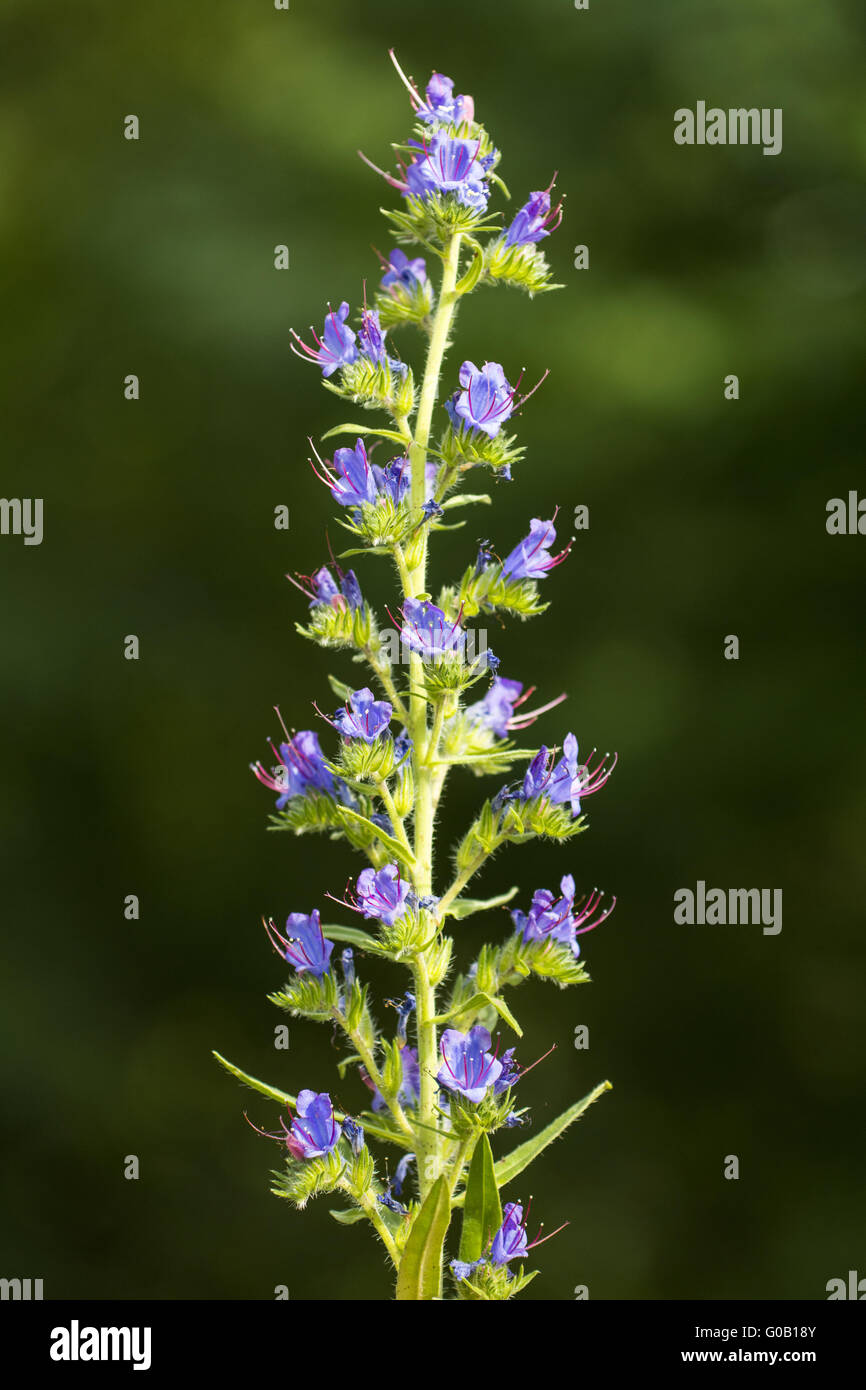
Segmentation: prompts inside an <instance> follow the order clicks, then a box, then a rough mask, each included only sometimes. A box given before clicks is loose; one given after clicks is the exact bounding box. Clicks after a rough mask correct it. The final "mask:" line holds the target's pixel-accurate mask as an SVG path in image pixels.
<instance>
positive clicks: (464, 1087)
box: [436, 1023, 502, 1105]
mask: <svg viewBox="0 0 866 1390" xmlns="http://www.w3.org/2000/svg"><path fill="white" fill-rule="evenodd" d="M489 1046H490V1034H489V1033H488V1031H487V1029H486V1028H483V1027H482V1026H481V1024H480V1023H478V1024H476V1025H475V1027H474V1028H470V1030H469V1032H468V1033H461V1032H460V1031H459V1030H458V1029H457V1028H446V1029H445V1032H444V1033H443V1034H442V1041H441V1043H440V1049H441V1052H442V1066H441V1067H440V1068H439V1071H438V1073H437V1076H436V1080H437V1081H438V1082H439V1084H440V1086H444V1087H445V1088H446V1090H449V1091H455V1092H457V1093H458V1094H459V1095H461V1096H465V1097H466V1099H467V1100H468V1101H471V1102H472V1103H473V1105H477V1104H478V1102H479V1101H482V1100H483V1099H484V1097H485V1096H486V1094H487V1092H488V1090H489V1089H490V1087H491V1086H492V1085H494V1083H495V1082H496V1081H498V1079H499V1077H500V1076H501V1074H502V1063H501V1062H500V1061H498V1060H497V1058H496V1057H494V1056H493V1054H492V1052H488V1051H487V1049H488V1048H489Z"/></svg>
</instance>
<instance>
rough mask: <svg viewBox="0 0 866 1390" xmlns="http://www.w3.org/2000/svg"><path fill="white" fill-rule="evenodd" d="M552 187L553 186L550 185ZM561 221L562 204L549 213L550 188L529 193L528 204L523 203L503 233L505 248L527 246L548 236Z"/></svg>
mask: <svg viewBox="0 0 866 1390" xmlns="http://www.w3.org/2000/svg"><path fill="white" fill-rule="evenodd" d="M550 187H551V188H552V187H553V184H551V185H550ZM561 221H562V203H558V204H557V206H556V207H555V208H554V209H553V211H551V208H550V188H546V189H544V190H543V192H541V193H530V195H529V202H528V203H524V205H523V207H522V208H521V209H520V211H519V212H518V213H517V215H516V217H515V218H514V220H513V222H512V223H511V225H510V226H509V227H508V228H507V230H506V232H505V245H506V246H528V245H530V244H531V243H532V242H536V241H541V238H542V237H546V236H550V233H551V232H555V231H556V228H557V227H558V226H559V224H560V222H561Z"/></svg>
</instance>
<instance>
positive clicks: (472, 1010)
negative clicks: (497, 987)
mask: <svg viewBox="0 0 866 1390" xmlns="http://www.w3.org/2000/svg"><path fill="white" fill-rule="evenodd" d="M487 1008H493V1009H495V1010H496V1012H497V1013H498V1014H499V1017H500V1018H501V1019H503V1020H504V1022H505V1023H507V1024H508V1026H509V1028H512V1029H513V1030H514V1032H515V1033H516V1034H517V1036H518V1037H519V1038H522V1037H523V1029H522V1028H521V1026H520V1024H519V1023H518V1022H517V1019H516V1018H515V1017H514V1014H513V1013H512V1012H511V1010H510V1009H509V1007H508V1005H507V1004H506V1002H505V1000H504V999H500V998H499V996H498V995H493V994H485V992H484V990H481V989H480V990H478V992H477V993H476V994H473V995H472V997H471V999H467V1000H466V1003H465V1004H456V1005H455V1006H454V1008H453V1009H449V1011H448V1013H447V1014H441V1015H440V1017H439V1018H437V1019H436V1020H435V1022H436V1023H448V1022H449V1021H450V1020H451V1019H452V1018H462V1017H463V1015H464V1014H472V1015H473V1016H474V1015H475V1014H477V1013H479V1012H480V1010H481V1009H487Z"/></svg>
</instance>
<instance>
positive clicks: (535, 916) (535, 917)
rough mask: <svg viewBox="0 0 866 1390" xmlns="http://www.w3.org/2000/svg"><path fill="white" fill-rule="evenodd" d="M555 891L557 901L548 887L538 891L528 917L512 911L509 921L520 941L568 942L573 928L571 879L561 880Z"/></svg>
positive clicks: (533, 898)
mask: <svg viewBox="0 0 866 1390" xmlns="http://www.w3.org/2000/svg"><path fill="white" fill-rule="evenodd" d="M559 890H560V893H561V894H562V896H561V897H560V898H557V897H555V895H554V894H553V893H551V892H550V890H549V889H548V888H538V889H537V890H536V892H535V893H534V894H533V897H532V906H531V908H530V909H529V914H528V915H527V914H525V913H523V912H520V911H519V910H518V909H515V910H514V911H513V912H512V914H511V920H512V921H513V923H514V926H515V928H516V930H517V931H518V932H519V934H520V936H521V939H522V940H523V941H543V940H544V938H545V937H551V938H552V939H553V940H554V941H564V942H569V943H570V942H571V940H572V936H573V929H574V919H573V917H572V908H573V907H574V879H573V878H572V876H571V874H566V875H565V876H564V877H563V879H562V880H561V882H560V885H559Z"/></svg>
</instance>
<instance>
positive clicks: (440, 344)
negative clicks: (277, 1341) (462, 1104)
mask: <svg viewBox="0 0 866 1390" xmlns="http://www.w3.org/2000/svg"><path fill="white" fill-rule="evenodd" d="M460 242H461V236H460V233H459V232H458V233H455V234H454V235H453V236H452V237H451V240H450V242H449V244H448V246H447V248H446V251H445V255H444V258H443V270H442V284H441V287H440V291H439V301H438V304H437V307H436V312H435V316H434V319H433V327H432V331H431V334H430V346H429V348H428V350H427V361H426V363H425V367H424V376H423V379H422V383H421V395H420V398H419V402H418V414H417V416H416V419H415V431H414V436H413V439H412V444H411V446H410V448H409V461H410V463H411V465H412V483H411V487H412V492H411V498H412V506H413V507H414V508H417V510H418V511H419V513H420V511H421V509H422V507H423V506H424V502H425V498H426V470H427V449H428V445H429V441H430V425H431V421H432V419H433V409H434V407H435V405H436V401H437V399H438V396H439V378H440V375H441V372H442V362H443V359H444V357H445V351H446V349H447V347H448V335H449V333H450V331H451V325H452V323H453V321H454V314H455V311H456V308H457V296H456V293H455V287H456V285H457V269H458V265H459V262H460ZM414 558H415V561H416V562H415V564H414V565H412V566H411V567H409V568H408V573H407V577H406V580H404V588H405V590H406V592H405V595H404V597H405V598H418V597H420V595H421V594H423V593H424V592H425V590H426V587H427V528H426V527H424V528H423V530H422V532H421V538H420V539H419V543H418V549H417V554H416V556H415V557H414ZM409 679H410V685H411V691H410V697H409V726H410V733H411V737H412V747H413V766H414V773H415V805H414V817H413V824H414V841H415V842H414V851H415V863H416V868H415V873H414V886H415V891H416V892H417V894H418V896H419V897H427V896H429V895H430V894H431V893H432V891H433V832H434V806H433V779H434V770H433V767H432V766H431V763H432V760H433V754H434V753H435V749H433V748H431V747H430V739H429V735H428V721H427V700H426V698H425V696H424V694H423V689H424V670H423V664H422V661H421V658H420V657H419V656H417V655H415V654H414V653H413V655H412V659H411V664H410V668H409ZM413 973H414V983H415V999H416V1009H417V1013H416V1020H417V1035H418V1064H419V1067H420V1073H421V1076H420V1098H419V1104H418V1122H419V1141H418V1156H417V1157H418V1181H419V1186H420V1191H421V1195H422V1197H424V1196H426V1195H427V1192H428V1191H429V1189H430V1187H431V1185H432V1184H433V1182H434V1181H435V1179H436V1177H437V1176H438V1172H437V1171H436V1170H437V1168H438V1163H439V1136H438V1133H437V1132H436V1111H435V1098H436V1090H437V1087H436V1071H437V1064H438V1053H437V1046H436V1025H435V1023H434V1022H433V1019H434V1018H435V1016H436V991H435V989H434V988H433V986H432V985H431V984H430V976H429V971H428V953H427V952H422V953H421V954H420V955H419V956H418V958H417V960H416V963H415V966H414V971H413Z"/></svg>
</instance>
